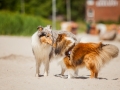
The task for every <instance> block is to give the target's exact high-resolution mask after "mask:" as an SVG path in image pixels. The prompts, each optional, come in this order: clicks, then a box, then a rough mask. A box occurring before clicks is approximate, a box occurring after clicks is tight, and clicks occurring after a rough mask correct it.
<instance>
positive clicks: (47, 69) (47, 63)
mask: <svg viewBox="0 0 120 90" xmlns="http://www.w3.org/2000/svg"><path fill="white" fill-rule="evenodd" d="M43 64H44V67H45V68H44V76H48V71H49V60H48V61H46V62H44V63H43Z"/></svg>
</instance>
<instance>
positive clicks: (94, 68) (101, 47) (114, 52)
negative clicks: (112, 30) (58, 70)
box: [41, 34, 119, 78]
mask: <svg viewBox="0 0 120 90" xmlns="http://www.w3.org/2000/svg"><path fill="white" fill-rule="evenodd" d="M41 40H43V41H44V42H46V43H48V44H51V43H52V40H51V38H49V37H43V38H41ZM52 46H53V47H55V51H56V53H57V54H61V55H63V56H64V59H63V63H64V65H65V66H64V67H62V68H63V69H67V70H68V78H72V77H73V75H72V74H71V72H70V71H71V70H72V71H74V73H75V74H78V69H79V68H81V67H84V66H86V67H87V69H88V70H90V72H91V76H90V78H97V77H98V72H99V71H100V69H101V67H102V66H103V65H104V64H106V63H107V62H109V61H110V60H111V59H113V58H115V57H117V56H118V53H119V49H118V48H117V47H116V46H115V45H111V44H102V43H101V42H100V43H75V41H74V39H72V38H71V37H68V36H66V35H65V34H59V35H58V37H57V39H56V41H55V42H54V44H52Z"/></svg>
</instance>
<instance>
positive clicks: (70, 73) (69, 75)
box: [68, 69, 75, 79]
mask: <svg viewBox="0 0 120 90" xmlns="http://www.w3.org/2000/svg"><path fill="white" fill-rule="evenodd" d="M73 73H75V72H74V70H72V69H68V79H72V78H74V77H73Z"/></svg>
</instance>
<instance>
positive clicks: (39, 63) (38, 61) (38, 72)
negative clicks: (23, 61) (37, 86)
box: [35, 60, 41, 77]
mask: <svg viewBox="0 0 120 90" xmlns="http://www.w3.org/2000/svg"><path fill="white" fill-rule="evenodd" d="M40 65H41V61H40V60H36V74H35V76H36V77H39V76H40V75H39V74H40V70H39V68H40Z"/></svg>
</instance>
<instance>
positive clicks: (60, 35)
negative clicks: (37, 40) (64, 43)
mask: <svg viewBox="0 0 120 90" xmlns="http://www.w3.org/2000/svg"><path fill="white" fill-rule="evenodd" d="M65 36H66V34H58V38H57V41H61V40H62V39H63V38H64V37H65Z"/></svg>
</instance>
